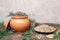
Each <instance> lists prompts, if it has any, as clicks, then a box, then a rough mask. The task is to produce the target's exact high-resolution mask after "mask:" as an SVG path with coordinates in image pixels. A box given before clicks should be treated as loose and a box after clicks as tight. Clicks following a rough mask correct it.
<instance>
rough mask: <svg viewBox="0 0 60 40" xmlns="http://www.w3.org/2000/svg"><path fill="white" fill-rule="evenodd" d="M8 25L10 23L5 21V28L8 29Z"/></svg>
mask: <svg viewBox="0 0 60 40" xmlns="http://www.w3.org/2000/svg"><path fill="white" fill-rule="evenodd" d="M8 23H9V21H5V22H4V27H5V29H7V27H8Z"/></svg>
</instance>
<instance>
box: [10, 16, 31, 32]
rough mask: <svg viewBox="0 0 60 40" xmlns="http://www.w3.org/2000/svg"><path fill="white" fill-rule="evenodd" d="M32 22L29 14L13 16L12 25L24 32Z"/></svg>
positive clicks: (17, 30) (13, 27)
mask: <svg viewBox="0 0 60 40" xmlns="http://www.w3.org/2000/svg"><path fill="white" fill-rule="evenodd" d="M29 25H30V22H29V19H28V17H27V16H12V17H11V19H10V26H11V28H12V29H14V30H15V31H16V32H24V31H25V30H26V29H28V28H29Z"/></svg>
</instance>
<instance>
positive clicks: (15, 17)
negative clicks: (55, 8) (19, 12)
mask: <svg viewBox="0 0 60 40" xmlns="http://www.w3.org/2000/svg"><path fill="white" fill-rule="evenodd" d="M11 18H12V19H26V18H28V17H27V16H12V17H11Z"/></svg>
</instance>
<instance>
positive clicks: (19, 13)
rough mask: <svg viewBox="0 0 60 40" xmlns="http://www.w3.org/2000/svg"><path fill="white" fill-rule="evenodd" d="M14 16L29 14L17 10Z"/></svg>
mask: <svg viewBox="0 0 60 40" xmlns="http://www.w3.org/2000/svg"><path fill="white" fill-rule="evenodd" d="M14 16H27V14H26V13H23V12H20V11H18V12H16V13H14Z"/></svg>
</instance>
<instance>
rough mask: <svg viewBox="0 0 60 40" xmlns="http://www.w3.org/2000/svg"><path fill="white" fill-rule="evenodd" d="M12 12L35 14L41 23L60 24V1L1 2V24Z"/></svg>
mask: <svg viewBox="0 0 60 40" xmlns="http://www.w3.org/2000/svg"><path fill="white" fill-rule="evenodd" d="M11 11H13V12H16V11H22V12H25V13H27V14H33V13H34V14H35V19H36V22H40V23H46V22H48V23H60V0H0V22H3V21H5V20H6V19H7V18H6V16H7V15H8V14H9V12H11Z"/></svg>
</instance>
